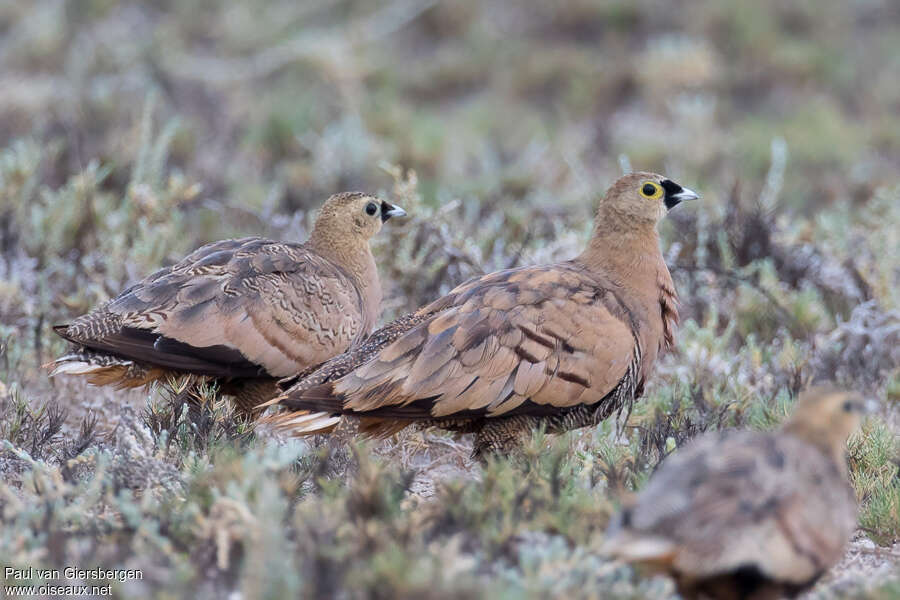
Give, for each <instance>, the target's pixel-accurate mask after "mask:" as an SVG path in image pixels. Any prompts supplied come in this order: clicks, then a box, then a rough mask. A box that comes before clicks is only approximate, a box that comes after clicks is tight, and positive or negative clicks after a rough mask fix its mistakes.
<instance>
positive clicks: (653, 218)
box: [266, 173, 698, 457]
mask: <svg viewBox="0 0 900 600" xmlns="http://www.w3.org/2000/svg"><path fill="white" fill-rule="evenodd" d="M697 197H698V196H697V194H695V193H694V192H692V191H691V190H689V189H686V188H683V187H682V186H680V185H678V184H677V183H675V182H674V181H671V180H669V179H667V178H665V177H663V176H661V175H656V174H653V173H632V174H629V175H626V176H624V177H622V178H621V179H619V180H618V181H616V182H615V183H614V184H613V186H612V187H611V188H610V189H609V191H608V192H607V193H606V196H605V197H604V198H603V199H602V200H601V201H600V204H599V208H598V210H597V215H596V221H595V226H594V231H593V235H592V237H591V239H590V242H589V243H588V246H587V248H586V249H585V250H584V252H582V253H581V254H580V255H579V256H577V257H576V258H574V259H572V260H568V261H565V262H560V263H555V264H550V265H542V266H531V267H522V268H516V269H509V270H505V271H498V272H496V273H491V274H489V275H484V276H482V277H478V278H475V279H472V280H470V281H468V282H466V283H464V284H462V285H460V286H459V287H457V288H456V289H454V290H453V291H451V292H450V293H449V294H447V295H446V296H444V297H442V298H440V299H438V300H436V301H434V302H432V303H431V304H428V305H427V306H425V307H423V308H421V309H419V310H418V311H417V312H415V313H412V314H410V315H407V316H405V317H403V318H401V319H399V320H397V321H395V322H393V323H390V324H388V325H387V326H385V327H384V328H382V329H380V330H379V331H377V332H375V333H374V334H372V336H371V337H370V338H368V339H367V340H366V341H365V342H364V343H362V344H361V345H359V346H357V347H355V348H353V349H351V350H350V351H348V352H346V353H345V354H342V355H339V356H337V357H335V358H333V359H331V360H329V361H327V362H326V363H325V364H324V365H322V366H321V367H319V368H318V369H315V370H311V371H308V372H306V373H303V374H302V375H301V376H300V377H297V378H295V379H294V380H293V381H288V382H287V384H286V385H284V386H283V387H287V386H290V387H287V389H286V391H285V393H284V394H283V395H282V396H280V397H278V398H275V399H274V400H271V401H270V402H268V403H266V404H267V405H273V404H278V405H280V406H281V407H283V408H285V409H288V410H289V411H293V412H282V413H281V414H276V415H273V416H271V417H269V418H268V419H269V420H270V421H271V422H274V423H275V424H276V426H278V427H279V428H281V429H283V430H288V431H291V432H293V433H295V434H308V433H319V432H325V431H328V430H330V429H331V428H333V427H334V426H335V425H336V423H337V422H338V420H339V418H340V415H354V416H358V417H362V419H361V421H360V431H361V432H363V433H368V434H370V435H388V434H391V433H393V432H395V431H397V430H399V429H402V428H403V427H405V426H407V425H410V424H413V423H423V424H425V425H428V426H438V427H442V428H445V429H450V430H454V431H459V432H472V433H475V434H476V435H475V447H474V454H475V456H479V457H483V456H485V454H486V453H488V452H501V453H506V452H509V451H511V450H514V449H515V448H516V447H517V446H518V444H519V443H520V442H521V441H522V440H521V438H522V436H523V434H525V433H527V432H529V431H530V430H531V429H532V428H533V427H534V426H536V425H538V424H540V423H544V424H545V425H546V427H547V430H548V431H551V432H558V431H563V430H568V429H573V428H578V427H584V426H587V425H592V424H596V423H598V422H599V421H601V420H603V419H605V418H606V417H608V416H609V415H610V414H612V413H613V412H614V411H616V410H618V409H619V408H620V407H622V406H623V405H625V404H628V403H630V402H632V401H633V400H634V398H636V397H638V396H639V395H640V394H641V393H642V390H643V387H644V382H645V381H646V379H647V377H648V376H649V375H650V373H651V371H652V368H653V364H654V362H655V361H656V358H657V355H658V354H659V352H660V351H661V350H662V349H664V348H665V347H667V346H669V345H671V344H672V341H673V334H674V327H675V325H676V323H677V320H678V313H677V311H676V297H675V289H674V287H673V284H672V278H671V276H670V275H669V270H668V269H667V268H666V264H665V262H664V261H663V257H662V254H661V253H660V245H659V244H660V243H659V235H658V234H657V231H656V226H657V223H658V222H659V220H660V219H661V218H662V217H663V216H664V215H665V214H666V211H667V210H669V209H671V208H672V207H674V206H675V205H677V204H678V203H680V202H681V201H682V200H689V199H693V198H697Z"/></svg>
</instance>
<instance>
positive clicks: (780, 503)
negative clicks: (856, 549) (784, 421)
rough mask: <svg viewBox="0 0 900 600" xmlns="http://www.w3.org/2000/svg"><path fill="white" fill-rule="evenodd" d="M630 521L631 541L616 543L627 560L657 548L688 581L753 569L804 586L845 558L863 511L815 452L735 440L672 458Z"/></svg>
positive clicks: (776, 439)
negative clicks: (858, 512) (643, 550)
mask: <svg viewBox="0 0 900 600" xmlns="http://www.w3.org/2000/svg"><path fill="white" fill-rule="evenodd" d="M623 515H624V517H623V519H622V522H621V523H620V525H624V526H623V529H624V530H626V531H627V534H628V535H626V536H624V537H625V538H630V540H629V541H628V542H627V543H626V542H620V543H619V542H616V540H615V538H613V539H611V540H610V546H613V545H618V546H619V552H620V553H621V555H623V556H627V555H628V553H629V552H630V549H629V547H628V546H629V545H630V544H631V545H633V547H634V548H635V549H637V552H638V553H639V552H641V548H648V547H651V546H652V545H655V547H657V548H659V549H660V553H661V554H665V555H666V560H667V561H669V562H671V566H672V568H673V569H674V570H676V571H678V572H679V573H682V574H685V575H688V576H690V577H695V578H699V577H708V576H713V575H716V574H721V573H727V572H730V571H734V570H736V569H738V568H741V567H749V566H754V567H756V568H757V569H758V570H759V571H760V572H761V573H763V574H765V575H767V576H768V577H770V578H772V579H776V580H780V581H786V582H792V583H796V584H803V583H806V582H809V581H811V580H814V579H815V578H816V577H818V576H819V575H821V574H822V573H823V572H824V571H825V570H826V569H827V568H828V567H829V566H831V565H832V564H834V563H835V562H836V561H837V560H838V559H839V558H840V556H841V554H842V549H843V547H844V545H845V544H846V542H847V541H848V539H849V538H850V536H851V535H852V532H853V530H854V528H855V522H856V503H855V497H854V495H853V492H852V490H851V489H850V486H849V484H848V483H847V482H846V480H845V479H844V478H843V477H842V476H841V474H840V472H839V470H838V469H837V468H836V466H835V465H833V463H831V462H830V461H829V459H827V458H826V457H825V456H824V455H823V454H822V453H821V452H820V451H818V450H817V449H816V448H814V447H812V446H809V445H808V444H806V443H804V442H801V441H799V440H797V439H795V438H792V437H788V436H778V435H776V434H764V433H755V432H730V433H725V434H716V435H708V436H704V437H703V438H701V439H700V440H697V441H696V442H695V443H693V444H692V445H691V446H689V447H687V448H684V449H683V450H679V451H678V452H677V453H676V454H675V455H673V456H672V457H670V458H669V459H667V460H666V462H665V463H663V465H662V467H661V468H660V469H659V471H658V472H657V474H656V475H655V476H654V477H653V478H652V479H651V480H650V483H648V485H647V487H646V488H645V490H644V491H642V492H641V494H640V495H639V496H638V498H637V500H636V501H635V504H634V505H633V506H631V507H629V508H627V509H626V510H625V511H624V512H623ZM650 541H652V544H648V542H650ZM644 558H647V557H644Z"/></svg>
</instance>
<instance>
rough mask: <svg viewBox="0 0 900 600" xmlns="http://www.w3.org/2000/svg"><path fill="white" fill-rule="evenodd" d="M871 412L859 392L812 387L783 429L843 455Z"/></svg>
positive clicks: (870, 407)
mask: <svg viewBox="0 0 900 600" xmlns="http://www.w3.org/2000/svg"><path fill="white" fill-rule="evenodd" d="M872 408H873V406H872V404H871V403H868V402H866V400H865V399H864V398H863V397H862V395H861V394H860V393H859V392H853V391H849V390H842V389H839V388H836V387H832V386H816V387H811V388H809V389H807V390H806V391H804V392H803V393H801V394H800V397H799V398H798V400H797V406H796V408H795V409H794V414H793V415H791V417H790V419H789V420H788V421H787V423H786V424H785V426H784V429H785V431H786V432H789V433H792V434H794V435H797V436H798V437H801V438H803V439H805V440H806V441H807V442H811V443H813V444H816V445H818V446H822V447H825V448H827V449H829V450H831V451H834V452H840V453H843V449H844V446H845V445H846V443H847V439H848V438H849V437H850V435H851V434H853V432H854V431H856V429H857V428H858V427H859V425H860V421H861V420H862V417H863V415H864V414H865V413H867V412H871V411H872Z"/></svg>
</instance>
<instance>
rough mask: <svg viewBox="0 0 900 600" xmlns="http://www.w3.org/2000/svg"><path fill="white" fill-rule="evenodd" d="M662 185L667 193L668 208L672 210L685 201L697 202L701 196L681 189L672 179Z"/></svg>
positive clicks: (683, 188) (684, 188)
mask: <svg viewBox="0 0 900 600" xmlns="http://www.w3.org/2000/svg"><path fill="white" fill-rule="evenodd" d="M660 185H662V187H663V189H664V190H665V191H666V199H665V203H666V208H667V209H669V210H672V209H673V208H675V207H676V206H678V205H679V204H681V203H682V202H683V201H685V200H696V199H697V198H699V197H700V194H698V193H697V192H695V191H693V190H689V189H687V188H686V187H681V186H680V185H678V184H677V183H675V182H674V181H672V180H671V179H666V180H665V181H663V182H662V183H661V184H660Z"/></svg>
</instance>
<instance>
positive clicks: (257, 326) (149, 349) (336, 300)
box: [52, 193, 402, 408]
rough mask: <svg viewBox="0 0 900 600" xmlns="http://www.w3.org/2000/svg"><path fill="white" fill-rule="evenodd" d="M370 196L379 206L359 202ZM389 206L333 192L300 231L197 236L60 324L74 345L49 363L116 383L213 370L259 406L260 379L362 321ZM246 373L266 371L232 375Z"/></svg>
mask: <svg viewBox="0 0 900 600" xmlns="http://www.w3.org/2000/svg"><path fill="white" fill-rule="evenodd" d="M370 205H374V206H376V207H377V212H375V213H372V214H368V213H366V210H367V209H368V210H370V211H371V208H370ZM391 210H395V211H397V210H398V209H396V207H392V206H391V205H389V204H387V203H386V202H382V201H380V200H376V199H374V198H372V197H371V196H369V195H367V194H362V193H345V194H338V195H336V196H332V197H331V198H330V199H329V200H328V201H327V202H326V203H325V206H323V208H322V211H321V212H320V215H319V216H318V218H317V220H316V225H315V227H314V229H313V232H312V234H311V236H310V239H309V240H308V241H307V242H306V243H303V244H298V243H289V242H276V241H272V240H266V239H261V238H252V237H251V238H243V239H237V240H224V241H220V242H215V243H212V244H208V245H206V246H203V247H202V248H200V249H198V250H196V251H194V252H192V253H191V254H190V255H188V256H187V257H185V258H184V259H183V260H181V261H180V262H178V263H177V264H175V265H173V266H171V267H167V268H164V269H160V270H159V271H157V272H156V273H154V274H152V275H150V276H149V277H147V278H145V279H144V280H142V281H140V282H139V283H137V284H135V285H133V286H131V287H130V288H128V289H126V290H125V291H123V292H122V293H121V294H119V295H118V296H117V297H115V298H113V299H112V300H110V301H109V302H107V303H105V304H104V305H102V306H100V307H98V308H97V309H95V310H93V311H91V312H90V313H88V314H86V315H83V316H81V317H78V318H77V319H75V320H74V321H72V322H71V323H70V324H67V325H60V326H57V327H55V328H54V329H55V331H56V332H57V333H58V334H59V335H61V336H62V337H64V338H65V339H67V340H69V341H70V342H72V343H73V344H75V349H74V351H73V352H72V353H70V354H68V355H66V356H63V357H61V358H60V359H58V360H57V361H55V362H54V363H53V364H52V366H53V367H54V368H55V371H54V373H70V374H81V375H86V376H87V377H88V378H89V381H91V382H92V383H97V384H114V385H118V386H119V387H134V386H139V385H145V384H147V383H149V382H151V381H154V380H156V379H159V378H160V377H162V376H163V375H165V374H167V373H172V372H177V373H191V374H200V375H208V376H211V377H216V378H222V379H223V381H224V382H225V383H229V385H230V388H228V387H226V388H225V389H226V390H227V389H232V390H239V392H236V397H238V399H239V404H240V405H247V406H250V405H254V408H255V405H256V404H258V403H259V401H260V400H261V399H262V398H261V397H260V391H259V390H260V389H266V390H268V391H267V392H266V393H268V394H271V393H273V390H274V389H275V388H274V387H273V386H272V384H271V380H273V379H274V378H279V377H285V376H289V375H293V374H295V373H297V372H299V371H302V370H303V369H306V368H308V367H309V366H310V365H314V364H318V363H321V362H323V361H325V360H327V359H328V358H331V357H332V356H334V355H336V354H338V353H340V352H343V351H344V350H346V349H347V348H349V347H350V346H351V345H352V344H354V343H356V342H359V341H360V340H362V339H363V338H364V337H365V336H366V335H367V334H368V333H369V331H370V330H371V328H372V326H373V325H374V323H375V321H376V320H377V318H378V314H379V311H380V306H381V286H380V283H379V280H378V273H377V270H376V267H375V260H374V258H373V257H372V254H371V251H370V250H369V245H368V241H369V239H370V237H371V236H372V235H374V234H375V233H377V231H378V230H379V229H380V228H381V223H382V221H383V220H386V219H387V218H388V217H389V216H390V215H388V214H387V212H389V211H391ZM398 212H402V211H398ZM245 379H246V380H256V379H259V380H262V382H261V383H260V385H254V386H250V387H248V386H246V385H244V386H238V385H237V384H236V383H235V381H239V380H245ZM265 380H270V383H269V385H268V386H267V385H265V384H264V381H265ZM248 390H252V392H250V391H248ZM269 397H271V396H269Z"/></svg>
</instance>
